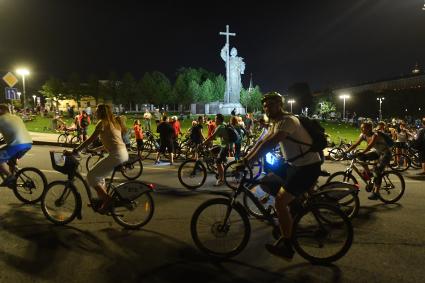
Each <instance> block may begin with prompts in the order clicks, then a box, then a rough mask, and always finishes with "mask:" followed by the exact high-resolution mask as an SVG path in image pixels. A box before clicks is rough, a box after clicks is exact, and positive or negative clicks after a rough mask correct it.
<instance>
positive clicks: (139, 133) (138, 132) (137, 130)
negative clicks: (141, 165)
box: [133, 120, 143, 159]
mask: <svg viewBox="0 0 425 283" xmlns="http://www.w3.org/2000/svg"><path fill="white" fill-rule="evenodd" d="M133 130H134V136H135V137H136V143H137V154H138V155H139V157H140V159H141V158H142V151H143V130H142V127H141V125H140V120H135V121H134V124H133Z"/></svg>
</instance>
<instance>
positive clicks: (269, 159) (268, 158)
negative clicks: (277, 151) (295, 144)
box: [266, 152, 277, 165]
mask: <svg viewBox="0 0 425 283" xmlns="http://www.w3.org/2000/svg"><path fill="white" fill-rule="evenodd" d="M276 161H277V158H276V156H275V155H274V154H272V153H271V152H268V153H267V154H266V162H267V163H268V164H269V165H273V164H275V163H276Z"/></svg>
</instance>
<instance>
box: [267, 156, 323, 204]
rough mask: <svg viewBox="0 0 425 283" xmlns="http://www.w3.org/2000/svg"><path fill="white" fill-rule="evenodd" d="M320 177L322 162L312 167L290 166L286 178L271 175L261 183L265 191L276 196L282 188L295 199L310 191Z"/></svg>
mask: <svg viewBox="0 0 425 283" xmlns="http://www.w3.org/2000/svg"><path fill="white" fill-rule="evenodd" d="M319 175H320V162H319V163H313V164H310V165H305V166H299V167H295V166H292V165H289V166H288V167H287V170H286V172H285V176H278V175H276V174H274V173H269V174H268V175H266V176H265V177H264V178H262V179H261V181H260V186H261V188H262V189H263V191H265V192H267V193H269V194H270V195H272V196H276V195H277V193H278V192H279V190H280V188H281V187H283V189H284V190H285V191H287V192H289V193H290V194H291V195H293V196H294V197H299V196H300V195H302V194H303V193H305V192H307V191H308V190H310V189H311V188H312V187H313V185H314V184H315V183H316V181H317V179H318V178H319Z"/></svg>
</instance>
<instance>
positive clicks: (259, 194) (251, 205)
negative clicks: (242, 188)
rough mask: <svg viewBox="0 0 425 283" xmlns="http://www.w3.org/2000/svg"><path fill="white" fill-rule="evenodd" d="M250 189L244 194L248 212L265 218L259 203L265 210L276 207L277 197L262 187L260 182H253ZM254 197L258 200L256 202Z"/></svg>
mask: <svg viewBox="0 0 425 283" xmlns="http://www.w3.org/2000/svg"><path fill="white" fill-rule="evenodd" d="M248 191H250V192H251V195H250V193H248V192H245V193H244V194H243V199H242V200H243V205H244V207H245V209H246V211H247V212H248V214H250V215H252V216H254V217H255V218H258V219H260V220H263V219H265V218H266V217H265V215H264V214H263V213H262V211H261V210H260V208H259V207H258V205H262V206H263V207H264V209H265V210H268V209H269V210H271V209H274V201H275V198H274V197H273V196H271V195H269V194H268V193H266V192H265V191H263V190H262V189H261V186H260V185H258V184H253V185H251V186H250V187H249V188H248ZM253 198H256V199H257V200H258V202H255V201H254V200H253Z"/></svg>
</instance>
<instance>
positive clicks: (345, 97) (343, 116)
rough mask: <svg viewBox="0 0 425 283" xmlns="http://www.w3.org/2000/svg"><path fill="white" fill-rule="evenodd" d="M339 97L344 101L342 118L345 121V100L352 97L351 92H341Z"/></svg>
mask: <svg viewBox="0 0 425 283" xmlns="http://www.w3.org/2000/svg"><path fill="white" fill-rule="evenodd" d="M339 98H341V99H342V100H343V101H344V104H343V110H342V120H343V121H345V100H346V99H348V98H350V95H349V94H341V95H340V96H339Z"/></svg>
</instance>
